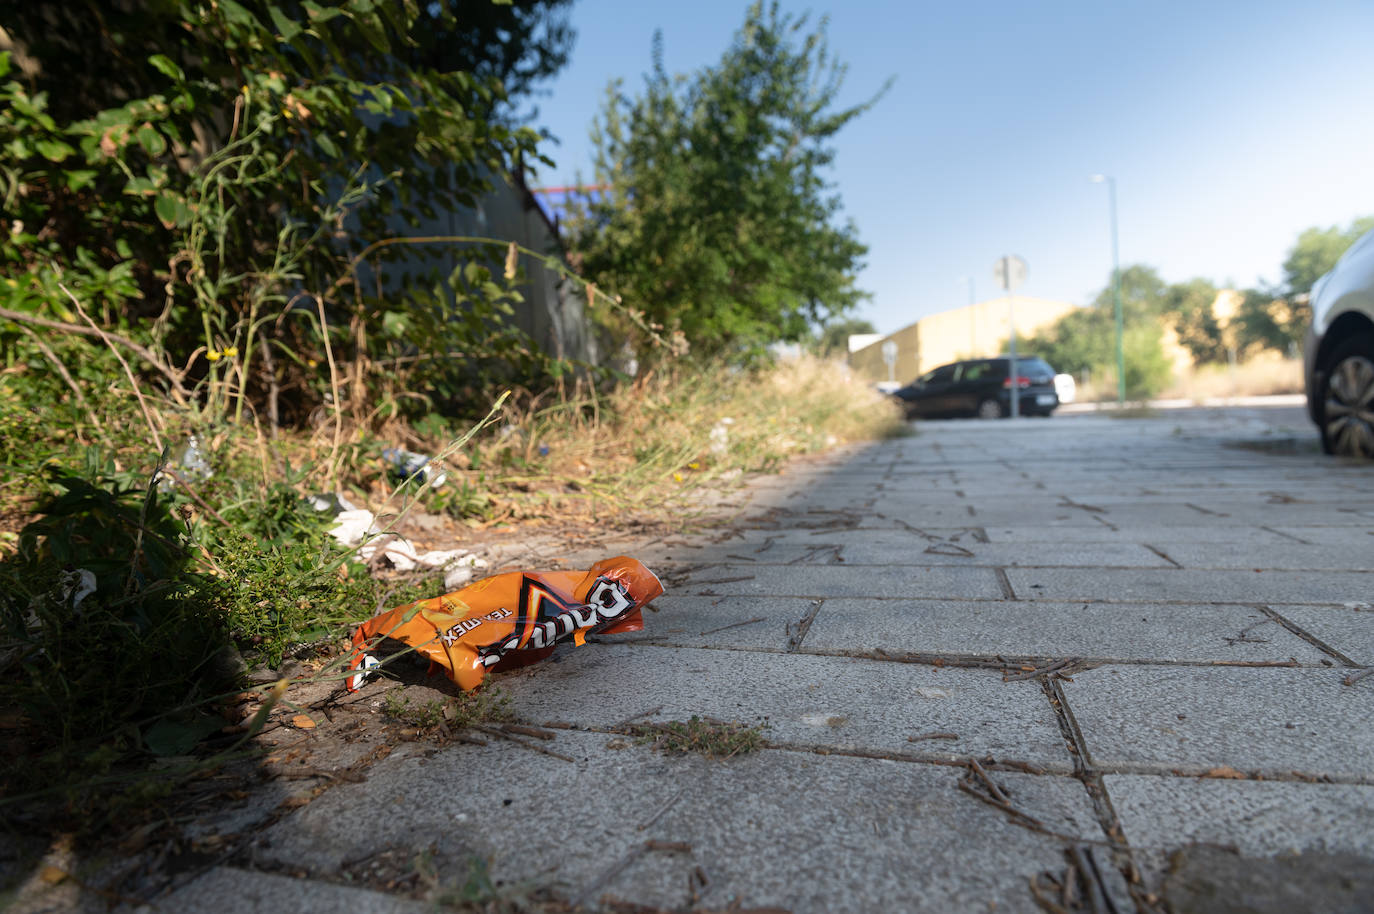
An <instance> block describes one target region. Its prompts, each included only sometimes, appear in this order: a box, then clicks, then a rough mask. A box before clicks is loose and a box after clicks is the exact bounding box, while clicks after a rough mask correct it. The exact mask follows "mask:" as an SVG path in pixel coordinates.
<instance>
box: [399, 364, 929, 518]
mask: <svg viewBox="0 0 1374 914" xmlns="http://www.w3.org/2000/svg"><path fill="white" fill-rule="evenodd" d="M496 426H497V427H496V428H495V430H494V431H493V432H492V433H489V434H484V435H482V436H481V437H480V438H478V439H475V440H474V441H473V442H471V444H470V445H469V446H468V447H467V448H465V449H463V451H462V452H460V453H455V454H452V455H451V456H449V457H448V458H446V460H445V464H446V468H447V469H448V470H449V471H450V472H449V480H448V482H447V484H446V486H445V489H446V491H447V492H448V493H450V494H449V495H448V496H443V495H440V496H439V498H440V500H443V498H445V497H447V498H448V499H449V502H448V505H447V508H448V510H449V512H450V513H453V514H456V515H459V516H464V515H466V516H468V517H470V518H471V519H472V521H473V522H474V523H478V524H484V523H493V522H499V521H503V520H509V519H536V518H550V517H557V518H568V517H576V516H583V515H591V516H595V515H599V514H601V513H603V511H604V510H605V509H614V510H616V511H621V512H623V511H632V512H636V513H642V512H646V511H647V512H649V513H654V512H655V511H657V510H659V509H664V508H670V507H672V506H674V505H676V504H679V503H681V502H682V501H683V499H684V496H686V495H688V494H689V493H690V492H691V491H692V490H693V489H695V488H697V487H699V486H703V485H716V484H720V483H721V482H726V481H729V480H731V479H734V478H737V477H740V476H742V475H744V474H747V473H754V472H768V471H772V470H774V469H776V468H778V467H780V466H781V465H782V463H783V462H784V461H786V460H787V459H788V458H789V457H792V456H796V455H799V454H807V453H814V452H817V451H823V450H826V449H828V448H832V447H835V446H837V445H839V444H843V443H849V442H855V441H864V440H874V439H879V438H885V437H893V436H898V435H902V434H907V433H909V427H908V426H907V425H906V423H904V422H903V421H902V420H901V417H900V414H899V412H898V411H897V409H896V408H895V407H894V406H893V405H892V403H891V402H890V400H889V399H888V398H886V397H883V396H882V395H881V394H878V393H877V392H876V391H874V390H872V389H871V388H870V387H868V386H867V385H865V384H863V383H861V382H859V381H855V380H850V379H849V378H848V377H847V375H846V373H845V371H844V369H843V366H841V365H838V364H836V363H833V362H827V361H822V360H819V359H814V358H802V359H798V360H794V361H788V362H783V363H780V364H777V365H774V366H771V367H768V368H764V369H759V370H755V371H741V370H736V369H731V368H729V367H727V366H720V365H716V366H707V367H700V366H682V367H670V368H668V369H665V370H662V371H657V372H653V373H651V374H649V375H648V376H646V377H643V378H640V379H639V380H638V381H636V382H635V383H633V384H626V385H623V386H621V387H619V388H617V389H615V390H614V391H612V392H610V393H609V394H604V395H598V394H596V393H595V392H594V391H591V390H589V389H588V388H585V387H582V388H575V389H573V390H570V391H568V392H567V394H566V395H565V396H563V397H562V398H559V399H554V398H553V397H547V398H543V399H535V400H534V401H533V402H528V401H527V403H526V405H525V406H523V407H517V406H508V407H506V408H505V409H504V411H503V415H502V418H501V419H500V420H499V421H498V422H497V423H496ZM397 431H398V432H399V431H401V430H399V429H398V430H397ZM407 431H408V432H409V430H407ZM408 438H410V439H411V440H413V441H414V442H415V444H416V445H417V446H419V447H422V448H425V449H428V451H429V452H430V453H435V452H438V451H440V450H441V449H442V448H443V445H444V442H443V441H442V440H441V439H439V438H428V439H423V438H416V437H415V435H414V433H413V432H409V434H408Z"/></svg>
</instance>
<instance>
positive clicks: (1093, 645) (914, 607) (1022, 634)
mask: <svg viewBox="0 0 1374 914" xmlns="http://www.w3.org/2000/svg"><path fill="white" fill-rule="evenodd" d="M806 647H807V648H808V649H810V650H872V649H874V648H882V649H884V650H889V651H891V650H904V651H912V652H930V653H938V654H948V655H951V656H974V657H978V656H981V657H992V656H997V655H1002V656H1006V657H1050V658H1065V657H1089V658H1094V659H1103V660H1133V661H1173V662H1189V663H1283V662H1286V661H1288V660H1290V659H1292V658H1296V659H1297V660H1298V662H1299V663H1303V664H1311V665H1317V664H1320V663H1321V661H1322V659H1323V658H1324V657H1326V655H1325V654H1323V653H1322V652H1321V651H1319V650H1318V649H1317V648H1315V647H1313V646H1312V645H1311V644H1309V643H1308V642H1306V641H1304V640H1303V639H1302V638H1299V637H1298V636H1297V635H1294V634H1293V633H1292V632H1290V631H1288V630H1287V629H1285V628H1283V627H1282V626H1281V625H1279V624H1278V623H1276V622H1274V621H1272V620H1271V619H1270V618H1269V617H1268V616H1266V615H1264V613H1262V612H1260V611H1259V610H1257V609H1254V608H1251V607H1245V606H1213V605H1209V604H1191V605H1182V606H1173V605H1160V604H1152V603H1088V604H1085V603H1028V602H1020V601H978V602H975V603H951V602H942V601H937V600H912V601H903V600H851V599H843V600H827V601H826V602H825V604H824V605H823V606H822V607H821V609H820V612H818V613H817V614H816V619H815V621H814V622H812V624H811V630H810V631H809V632H808V633H807V636H806Z"/></svg>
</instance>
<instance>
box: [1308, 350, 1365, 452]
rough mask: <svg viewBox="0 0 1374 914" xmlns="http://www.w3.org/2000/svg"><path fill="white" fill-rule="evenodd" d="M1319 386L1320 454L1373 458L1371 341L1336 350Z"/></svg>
mask: <svg viewBox="0 0 1374 914" xmlns="http://www.w3.org/2000/svg"><path fill="white" fill-rule="evenodd" d="M1327 365H1328V366H1330V367H1329V368H1328V369H1327V371H1326V373H1325V374H1324V375H1323V377H1322V383H1321V399H1320V401H1319V402H1320V404H1321V414H1322V421H1321V436H1322V450H1324V451H1326V453H1328V454H1337V455H1340V456H1342V457H1363V458H1366V459H1368V458H1371V457H1374V337H1368V336H1357V337H1354V338H1353V339H1349V340H1346V341H1345V342H1343V343H1341V344H1340V345H1339V346H1337V347H1336V351H1335V352H1333V353H1332V354H1331V358H1330V359H1329V360H1328V362H1327Z"/></svg>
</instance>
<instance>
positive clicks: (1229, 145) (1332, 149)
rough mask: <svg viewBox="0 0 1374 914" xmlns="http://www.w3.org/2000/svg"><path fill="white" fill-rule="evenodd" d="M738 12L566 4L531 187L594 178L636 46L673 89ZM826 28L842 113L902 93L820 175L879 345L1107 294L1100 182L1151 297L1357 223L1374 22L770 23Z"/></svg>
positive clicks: (1150, 10) (1104, 16)
mask: <svg viewBox="0 0 1374 914" xmlns="http://www.w3.org/2000/svg"><path fill="white" fill-rule="evenodd" d="M746 7H747V3H746V2H741V0H735V2H727V0H696V2H691V3H678V2H674V3H666V2H656V0H654V2H650V0H639V2H631V0H579V2H578V3H577V4H576V5H575V7H574V8H573V11H572V22H573V25H574V26H575V27H576V29H577V31H578V39H577V45H576V47H575V49H574V51H573V56H572V61H571V63H570V64H569V66H568V67H567V68H566V69H565V70H563V71H562V72H561V73H560V74H559V76H558V77H556V78H555V80H554V81H553V82H552V83H551V84H550V88H551V90H552V91H551V94H550V95H549V96H547V97H544V98H540V99H538V105H539V109H540V116H539V118H538V120H537V122H536V123H537V125H538V126H541V127H544V128H547V129H548V130H550V131H551V132H552V133H553V134H554V135H555V136H557V137H558V138H559V139H560V140H561V144H560V145H557V146H549V147H548V153H549V155H550V157H551V158H553V159H554V160H555V161H556V162H557V167H555V168H552V169H549V168H544V169H543V170H542V171H541V172H540V174H539V175H538V179H537V183H539V184H542V185H556V184H571V183H574V182H575V181H576V179H577V177H578V175H579V173H580V174H581V176H582V178H584V179H587V180H590V178H591V176H592V164H591V163H592V150H591V145H590V141H589V139H588V132H589V129H590V127H591V124H592V121H593V119H594V118H595V117H596V115H597V113H598V111H599V110H600V105H601V101H602V98H603V94H604V90H605V87H606V84H607V83H608V82H609V81H610V80H612V79H615V78H623V79H624V80H625V88H626V90H627V91H630V92H638V91H639V89H640V87H641V86H642V85H643V75H644V74H645V73H646V72H648V70H649V69H650V66H651V63H650V60H651V58H650V42H651V39H652V36H653V32H654V30H655V29H656V28H661V29H662V30H663V35H664V60H665V64H666V66H667V68H668V70H669V71H670V72H673V73H678V72H680V73H690V72H692V71H695V70H697V69H698V68H700V67H702V66H705V65H708V64H712V63H715V62H716V61H717V60H719V58H720V56H721V55H722V54H723V53H724V51H725V50H726V48H727V47H728V46H729V43H730V41H731V38H732V36H733V35H734V33H735V31H736V29H737V28H738V27H739V25H740V23H741V22H742V21H743V18H744V10H745V9H746ZM782 8H783V9H784V10H786V11H789V12H793V13H803V12H807V11H810V12H811V14H812V16H813V19H814V18H816V17H819V16H820V15H822V14H828V15H829V27H828V35H829V44H830V50H831V52H832V53H833V54H834V55H835V56H837V57H838V58H839V59H840V60H841V61H843V62H845V63H847V64H848V66H849V72H848V75H847V77H846V81H845V88H844V96H843V99H842V102H843V103H845V104H852V103H856V102H859V101H862V100H864V99H865V98H867V97H869V96H870V95H871V94H872V93H873V92H875V91H876V90H877V89H878V88H879V87H881V85H882V84H883V82H884V81H885V80H886V79H887V78H888V77H890V76H891V77H895V78H896V82H895V84H894V85H893V87H892V89H891V90H890V91H889V92H888V94H887V95H886V96H884V97H883V98H882V100H881V101H880V102H879V103H878V104H877V106H876V107H875V108H874V109H873V110H871V111H869V112H868V113H866V114H864V115H862V116H861V117H860V118H858V119H857V120H856V121H853V122H851V123H850V125H849V126H847V127H846V128H845V130H844V131H843V132H842V133H841V134H840V135H839V136H838V138H837V139H836V142H835V144H834V148H835V150H836V160H835V163H834V166H833V168H832V170H831V172H830V175H829V178H830V179H831V181H832V182H833V184H834V186H835V190H836V191H838V193H839V195H840V197H841V199H842V200H843V204H844V213H845V215H847V216H848V217H849V218H850V219H852V220H853V221H854V223H855V224H856V226H857V228H858V232H859V236H860V238H861V239H862V240H863V241H864V242H865V243H866V244H867V245H868V246H869V253H868V256H867V259H866V265H865V267H864V269H863V270H862V272H861V273H860V276H859V284H860V287H861V288H863V289H865V290H867V291H869V292H870V293H872V296H873V297H872V298H871V299H870V300H869V301H867V302H864V303H863V304H861V305H860V306H859V309H858V310H857V312H856V315H855V316H857V317H862V318H867V319H868V320H871V321H872V322H873V323H874V324H875V325H876V326H877V327H878V329H879V330H880V331H883V332H890V331H893V330H897V329H899V328H900V327H903V326H905V325H907V324H909V323H911V322H912V321H914V320H917V319H919V318H920V317H922V316H924V315H926V314H931V313H934V312H938V311H943V310H946V309H948V308H952V307H958V306H961V305H964V304H967V303H968V296H969V293H968V277H970V276H971V277H973V280H974V290H975V294H976V297H977V298H978V299H979V300H982V299H985V298H991V297H993V296H994V295H995V294H998V290H996V289H995V288H994V284H993V279H992V265H993V262H994V261H995V260H996V259H997V258H998V257H999V256H1001V255H1002V254H1017V255H1020V256H1021V257H1022V258H1024V259H1025V260H1026V261H1027V263H1028V264H1029V267H1030V270H1029V277H1028V279H1027V280H1026V283H1025V285H1024V286H1023V287H1022V289H1021V290H1020V293H1019V294H1025V295H1032V296H1038V297H1043V298H1056V299H1062V300H1065V301H1071V302H1076V303H1080V304H1083V303H1087V302H1088V301H1090V300H1091V299H1092V298H1093V296H1094V295H1095V294H1096V293H1097V292H1098V291H1099V290H1100V289H1101V288H1102V287H1103V286H1104V285H1106V283H1107V282H1108V280H1109V278H1110V274H1111V245H1110V236H1109V220H1108V205H1107V189H1106V187H1105V185H1102V184H1093V183H1091V181H1090V177H1091V176H1092V175H1093V174H1096V173H1106V174H1110V175H1113V176H1114V177H1115V178H1116V181H1117V194H1118V214H1119V231H1120V246H1121V262H1122V265H1123V266H1125V265H1129V264H1132V263H1145V264H1149V265H1151V266H1153V267H1155V268H1156V269H1157V270H1159V272H1160V275H1161V276H1162V277H1163V278H1164V279H1165V280H1166V281H1168V282H1181V281H1184V280H1187V279H1191V278H1193V277H1195V276H1201V277H1204V278H1207V279H1210V280H1212V281H1214V282H1217V283H1219V284H1233V285H1238V286H1253V285H1257V284H1261V283H1277V282H1278V281H1279V280H1280V279H1281V277H1282V270H1281V264H1282V262H1283V259H1284V256H1285V254H1286V253H1287V251H1288V249H1289V248H1290V247H1291V246H1292V244H1293V241H1294V240H1295V238H1296V237H1297V235H1298V233H1299V232H1300V231H1301V230H1302V229H1304V228H1307V227H1308V226H1313V225H1318V226H1329V225H1341V226H1345V225H1347V224H1348V223H1349V222H1350V221H1351V220H1353V219H1354V218H1356V217H1358V216H1364V215H1371V214H1374V3H1371V2H1368V0H1365V2H1340V0H1330V2H1324V0H1315V2H1311V3H1306V4H1299V3H1296V2H1286V3H1274V2H1269V0H1258V2H1248V3H1244V2H1208V0H1194V2H1177V0H1156V2H1149V3H1141V2H1124V3H1121V2H1118V3H1114V2H1110V0H1104V2H1098V3H1084V2H1039V3H1010V2H1003V3H992V2H983V3H979V2H964V3H960V2H939V3H929V2H911V3H898V2H886V3H884V2H869V0H846V2H845V3H844V4H836V5H835V6H834V7H832V8H829V9H827V7H825V6H822V5H814V4H813V5H807V4H803V3H790V2H785V3H783V4H782Z"/></svg>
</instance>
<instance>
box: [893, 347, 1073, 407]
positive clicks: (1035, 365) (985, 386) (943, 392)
mask: <svg viewBox="0 0 1374 914" xmlns="http://www.w3.org/2000/svg"><path fill="white" fill-rule="evenodd" d="M1010 364H1011V359H1009V358H1006V357H1002V358H996V359H969V360H967V361H963V362H954V363H953V364H950V365H941V366H940V367H939V368H935V369H932V370H930V371H928V372H926V373H925V374H923V375H921V376H920V377H919V378H917V379H916V380H915V381H912V382H911V383H910V384H908V385H907V386H906V387H903V388H902V389H901V390H898V391H897V392H896V393H895V394H893V396H894V397H897V398H898V399H899V400H901V401H903V404H904V406H905V407H906V416H907V418H908V419H910V418H913V417H915V416H924V417H935V416H978V417H979V418H981V419H996V418H999V417H1001V416H1010V415H1011V385H1012V381H1011V378H1010V377H1009V376H1008V372H1007V368H1008V366H1009V365H1010ZM1016 383H1017V387H1018V390H1019V393H1020V401H1021V402H1020V408H1021V415H1023V416H1048V415H1049V414H1050V413H1052V412H1054V410H1055V407H1057V406H1058V405H1059V395H1058V394H1057V393H1055V389H1054V369H1053V368H1051V367H1050V366H1049V364H1048V363H1047V362H1046V361H1045V360H1044V359H1039V358H1035V357H1034V356H1030V357H1026V358H1018V359H1017V360H1016Z"/></svg>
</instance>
